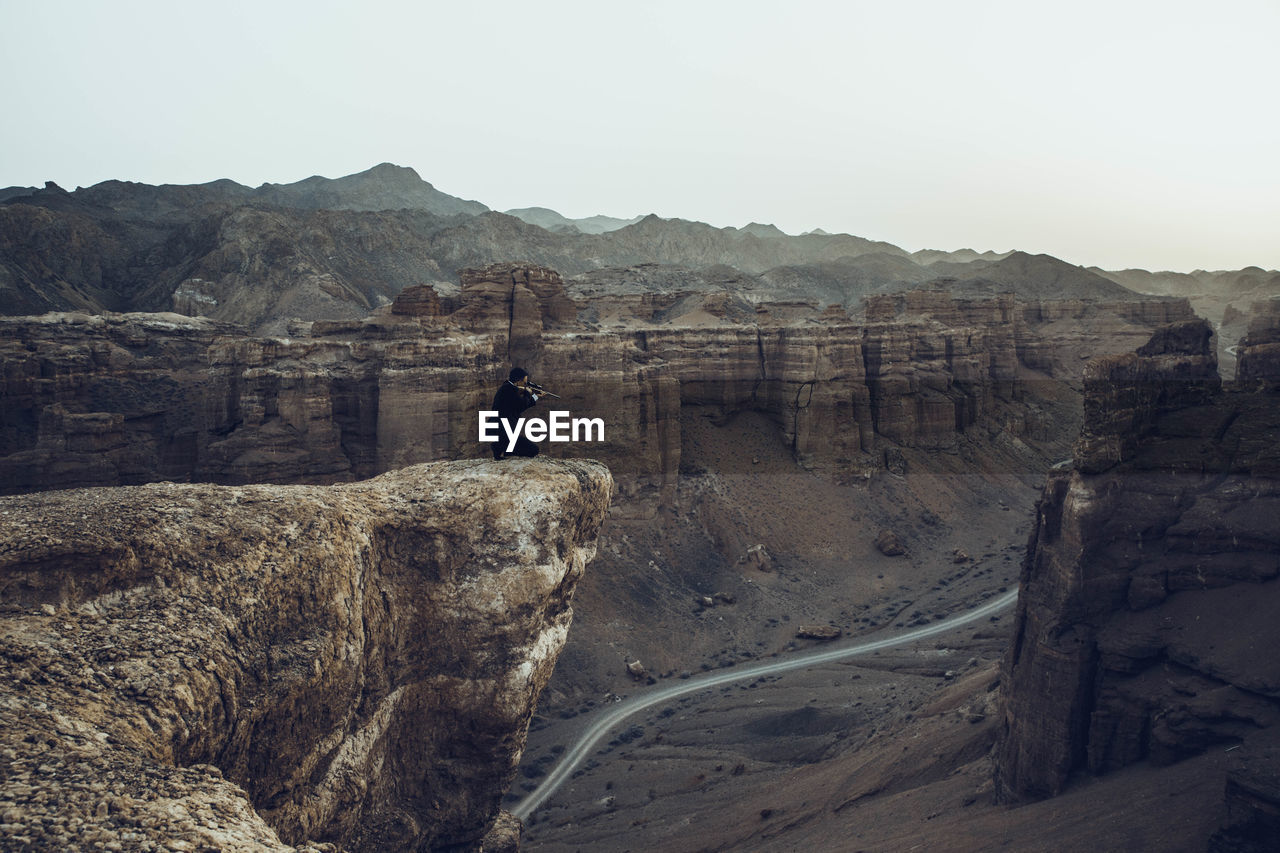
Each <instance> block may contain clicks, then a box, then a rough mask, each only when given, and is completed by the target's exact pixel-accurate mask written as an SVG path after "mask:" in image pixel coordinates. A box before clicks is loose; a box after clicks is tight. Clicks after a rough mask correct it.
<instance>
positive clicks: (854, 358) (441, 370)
mask: <svg viewBox="0 0 1280 853" xmlns="http://www.w3.org/2000/svg"><path fill="white" fill-rule="evenodd" d="M610 292H611V293H612V295H606V294H602V293H597V292H596V291H594V290H588V291H587V292H583V291H581V290H580V289H578V288H577V287H576V286H575V287H570V286H569V284H568V283H566V282H565V281H564V280H563V279H561V277H560V276H559V275H558V274H557V273H556V272H554V271H552V270H549V269H546V268H541V267H536V266H530V265H527V264H497V265H490V266H487V267H482V268H476V269H471V270H466V271H464V273H463V275H462V284H461V287H460V289H458V290H457V291H456V292H455V293H440V292H438V291H436V290H435V289H434V288H432V287H430V286H426V285H423V286H419V287H414V288H410V289H407V290H406V291H405V292H404V293H402V294H401V296H400V297H399V298H398V299H397V300H396V302H395V303H393V304H392V305H391V306H389V307H388V310H386V311H385V312H380V313H376V314H375V315H374V316H372V317H370V318H367V319H364V320H346V321H342V320H337V321H324V322H319V321H317V322H315V323H304V324H298V325H297V326H296V327H295V328H294V329H293V330H292V331H293V332H294V334H292V335H291V336H290V337H288V338H257V337H249V336H246V335H244V334H242V333H239V332H238V330H237V329H236V327H233V326H230V325H228V324H220V323H215V322H213V321H211V320H207V319H200V318H182V317H179V316H177V315H142V314H126V315H112V314H108V315H96V316H90V315H82V314H51V315H45V316H43V317H40V318H11V319H0V325H2V326H3V328H4V331H5V334H4V335H3V336H0V360H2V361H3V363H4V375H3V377H2V379H0V399H2V400H3V406H0V427H3V429H2V430H0V489H2V490H3V491H8V492H15V491H29V490H33V489H41V488H51V487H53V488H58V487H72V486H89V485H116V484H128V483H140V482H147V481H151V480H156V479H172V480H199V481H207V482H215V483H225V484H236V483H246V482H313V483H325V482H336V481H343V480H350V479H356V478H361V477H368V476H373V475H375V474H377V473H381V472H384V471H388V470H392V469H394V468H398V467H403V466H405V465H409V464H414V463H417V462H426V461H433V460H438V459H456V458H460V457H468V456H480V455H483V454H484V451H485V448H483V447H482V446H481V445H480V444H479V443H478V442H477V440H476V432H477V424H476V415H475V413H476V411H477V410H478V409H480V408H482V407H484V406H486V405H487V404H488V403H489V401H490V400H491V398H492V394H493V388H494V387H496V385H497V384H498V382H500V381H501V378H502V377H503V376H505V374H506V372H507V370H508V369H509V368H510V365H511V364H512V363H520V364H522V365H523V366H524V367H526V368H527V369H529V370H530V371H532V372H533V373H534V374H535V375H536V376H538V377H539V378H540V379H541V380H542V381H544V382H546V383H548V384H549V386H550V387H551V388H552V390H555V391H556V392H557V393H559V394H561V395H562V397H563V399H562V400H560V401H557V402H556V408H563V409H565V410H568V411H571V412H573V413H574V415H575V416H580V417H592V418H593V417H600V418H603V419H604V420H605V422H606V424H607V429H606V435H605V438H606V440H605V442H603V443H602V444H597V445H594V446H592V448H591V453H592V455H593V456H595V457H597V458H600V459H602V460H603V461H605V462H606V463H607V464H609V465H610V466H611V468H613V470H614V472H615V474H616V475H617V476H618V479H619V481H620V482H621V483H624V484H625V488H626V489H627V490H628V492H630V493H633V494H646V495H650V496H652V497H657V496H660V495H662V494H663V493H664V492H666V491H668V490H670V489H671V488H672V487H673V485H674V483H675V482H676V480H677V478H678V476H679V466H680V453H681V434H682V430H681V426H680V413H681V412H682V411H692V410H698V411H702V412H705V413H707V414H711V415H714V416H716V417H719V418H727V417H731V416H733V415H735V414H736V413H739V412H743V411H756V412H761V413H764V414H766V415H767V416H768V417H769V419H770V420H771V421H772V422H773V423H774V424H775V425H776V428H777V430H778V433H779V435H780V437H781V440H782V441H783V442H784V443H785V444H786V446H788V447H789V448H791V451H792V453H793V456H794V457H795V458H796V459H797V460H798V461H800V462H801V463H803V464H805V465H832V466H835V467H837V468H839V469H842V470H846V471H849V470H854V471H856V470H865V469H868V468H879V467H882V466H883V464H884V454H885V453H886V452H888V451H889V450H891V449H892V448H894V447H901V446H909V447H923V448H933V449H939V450H954V449H955V448H956V447H957V446H958V444H959V442H960V441H961V440H962V439H963V438H964V437H965V436H966V435H976V436H981V435H992V434H996V433H999V432H1002V431H1003V432H1007V433H1008V434H1010V435H1011V436H1014V437H1019V438H1037V439H1045V438H1051V437H1053V436H1056V435H1057V434H1058V433H1063V434H1064V435H1065V429H1066V428H1068V427H1069V426H1070V424H1069V423H1063V422H1062V421H1061V419H1060V418H1057V417H1055V416H1054V415H1053V414H1052V413H1051V411H1050V410H1049V409H1048V408H1046V406H1047V404H1046V405H1041V397H1043V396H1045V391H1044V389H1043V388H1042V387H1040V386H1042V385H1047V384H1055V383H1056V384H1066V385H1075V384H1078V376H1077V374H1078V371H1079V367H1078V365H1079V363H1080V362H1079V360H1078V356H1076V353H1079V352H1086V351H1090V350H1092V349H1093V348H1095V347H1098V346H1105V347H1107V348H1108V349H1113V348H1114V349H1124V348H1131V346H1132V345H1133V344H1129V345H1128V347H1126V346H1125V343H1124V342H1125V341H1126V340H1128V341H1135V338H1134V336H1135V335H1139V336H1141V339H1145V338H1146V337H1147V335H1148V334H1149V327H1150V325H1151V324H1152V323H1153V322H1161V321H1164V322H1167V321H1168V320H1170V319H1179V318H1182V317H1186V316H1189V312H1188V309H1187V306H1186V303H1185V302H1181V303H1180V302H1176V301H1175V302H1170V301H1157V302H1153V303H1150V304H1147V303H1115V304H1107V303H1093V302H1087V301H1081V300H1072V301H1067V302H1044V301H1036V302H1030V303H1027V302H1021V301H1018V300H1016V299H1015V298H1014V297H1012V296H1009V295H1003V296H997V297H956V296H953V295H950V294H948V293H947V292H945V291H939V290H918V291H911V292H908V293H906V294H900V295H897V296H882V297H876V298H873V299H871V300H868V302H867V304H866V309H865V315H866V316H865V320H855V319H854V318H852V317H850V315H849V314H848V313H846V312H845V311H843V310H840V309H835V310H831V309H820V308H818V307H816V306H813V305H807V304H790V303H788V304H778V303H768V302H764V303H759V304H755V305H752V304H749V303H747V302H745V301H744V300H743V299H742V297H741V294H740V293H737V292H736V291H734V290H733V289H732V279H730V280H728V281H727V282H725V281H720V282H717V281H715V280H710V279H708V280H707V281H706V282H705V287H702V288H701V289H698V290H694V291H682V290H675V289H665V290H654V289H652V288H650V287H648V286H647V285H646V286H644V287H635V288H631V289H628V288H627V287H622V288H619V289H616V290H611V291H610ZM1073 359H1074V363H1072V360H1073ZM1049 396H1052V395H1049ZM554 450H555V448H550V449H548V452H554ZM575 452H576V451H575Z"/></svg>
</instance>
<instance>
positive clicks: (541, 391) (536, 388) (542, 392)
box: [524, 381, 560, 400]
mask: <svg viewBox="0 0 1280 853" xmlns="http://www.w3.org/2000/svg"><path fill="white" fill-rule="evenodd" d="M524 386H525V387H526V388H528V389H529V390H530V391H532V392H533V393H535V394H537V395H538V396H539V397H555V398H556V399H557V400H559V399H560V395H559V394H552V393H551V392H550V391H548V390H547V389H546V388H543V387H542V386H541V385H539V384H538V383H537V382H528V381H526V382H525V383H524Z"/></svg>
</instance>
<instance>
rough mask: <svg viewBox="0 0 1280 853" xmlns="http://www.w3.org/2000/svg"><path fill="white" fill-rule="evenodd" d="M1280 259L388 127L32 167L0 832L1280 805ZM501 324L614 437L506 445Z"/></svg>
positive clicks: (478, 845) (1124, 814)
mask: <svg viewBox="0 0 1280 853" xmlns="http://www.w3.org/2000/svg"><path fill="white" fill-rule="evenodd" d="M1277 294H1280V274H1277V273H1275V272H1269V271H1264V270H1260V269H1256V268H1249V269H1247V270H1241V271H1217V272H1205V271H1197V272H1196V273H1193V274H1186V275H1183V274H1174V273H1151V272H1147V271H1143V270H1127V271H1119V272H1115V271H1104V270H1096V269H1083V268H1080V267H1075V266H1072V265H1069V264H1065V263H1063V262H1062V261H1059V260H1057V259H1054V258H1050V257H1047V256H1043V255H1029V254H1026V253H1022V252H1009V253H1003V254H997V253H991V252H984V253H978V252H973V251H969V250H960V251H955V252H941V251H921V252H907V251H905V250H903V249H901V248H899V247H897V246H893V245H891V244H888V243H883V242H873V241H869V240H864V239H862V238H858V237H854V236H851V235H830V234H823V233H814V234H808V235H801V236H798V237H793V236H789V235H785V234H783V233H782V232H781V231H779V230H778V229H776V228H773V227H772V226H768V225H761V224H758V223H753V224H751V225H748V226H745V227H742V228H713V227H712V226H709V225H705V224H702V223H695V222H685V221H682V220H665V219H661V218H659V217H656V216H647V217H636V218H632V219H623V218H613V217H604V216H600V217H592V218H591V219H589V220H570V219H567V218H565V217H562V216H560V215H559V214H557V213H555V212H554V211H549V210H545V209H542V208H530V209H527V210H521V211H512V212H511V214H510V215H508V214H501V213H497V212H494V211H490V210H488V209H487V208H485V207H484V205H482V204H479V203H477V202H471V201H465V200H462V199H456V198H453V197H451V196H448V195H446V194H444V193H440V192H439V191H437V190H436V189H435V188H434V187H432V186H431V185H430V184H428V183H426V182H424V181H422V180H421V179H420V178H419V177H418V176H417V175H416V173H413V172H412V170H408V169H401V168H399V167H395V166H391V165H389V164H383V165H382V166H379V167H376V168H374V169H372V170H370V171H368V172H365V173H361V174H359V175H353V176H349V177H347V178H341V179H338V180H335V181H329V180H327V179H323V178H312V179H308V180H307V181H303V182H300V183H298V184H292V185H273V184H267V185H264V186H263V187H259V188H257V189H250V188H248V187H242V186H240V185H238V184H234V183H232V182H230V181H222V182H215V183H213V184H206V185H201V186H197V187H147V186H144V185H138V184H128V183H124V182H107V183H105V184H100V185H97V186H95V187H89V188H82V189H77V190H75V191H73V192H67V191H64V190H62V189H61V188H58V187H57V186H56V185H49V186H46V187H45V188H43V189H30V190H15V191H13V192H12V193H8V192H7V193H6V197H5V198H4V199H2V200H0V311H2V312H3V316H0V364H2V365H3V371H2V373H0V398H2V400H0V402H2V403H3V405H0V493H2V494H4V495H7V497H3V498H0V530H3V531H4V532H3V536H2V537H0V608H2V609H3V613H2V614H0V615H2V616H3V626H2V627H0V643H2V644H3V645H2V646H0V649H2V651H3V655H2V656H0V662H2V663H3V665H4V666H5V667H6V674H5V681H4V684H5V687H4V693H3V697H2V701H0V758H2V759H3V761H2V762H0V831H3V832H4V835H5V837H6V838H16V839H23V840H25V841H24V842H23V843H26V844H28V846H29V847H30V848H31V849H59V848H60V847H77V846H79V847H81V848H84V849H94V848H95V847H101V848H102V849H117V847H118V848H119V849H157V850H158V849H172V850H199V849H244V850H256V849H290V848H293V849H313V850H339V849H341V850H351V851H357V850H378V849H406V850H409V849H418V850H459V851H461V850H471V851H474V850H481V849H483V850H486V851H490V853H494V851H511V850H515V849H517V847H518V848H519V849H523V850H526V851H570V850H592V851H627V850H633V851H652V850H662V851H681V850H688V851H701V850H724V851H731V850H732V851H770V850H776V851H784V850H798V849H810V850H817V851H827V850H831V851H837V850H838V851H852V850H884V851H891V850H892V851H897V850H910V849H930V850H991V849H1008V850H1019V851H1023V850H1045V851H1049V850H1063V849H1090V848H1097V849H1126V850H1151V851H1157V850H1158V851H1180V850H1188V851H1191V850H1195V851H1203V850H1212V851H1215V853H1224V851H1253V850H1267V849H1274V846H1273V842H1274V839H1275V838H1276V837H1280V823H1278V821H1277V818H1276V815H1277V814H1278V813H1280V782H1278V781H1277V778H1278V777H1277V774H1278V773H1280V769H1278V768H1280V752H1277V749H1280V742H1277V740H1276V738H1277V734H1276V732H1277V731H1280V729H1277V727H1276V726H1275V723H1276V722H1277V721H1280V681H1278V680H1277V678H1278V676H1277V673H1276V672H1275V666H1274V661H1273V659H1272V657H1271V656H1270V655H1269V654H1268V649H1269V648H1270V647H1272V646H1273V645H1274V643H1275V637H1274V636H1273V635H1274V631H1275V628H1274V627H1273V624H1272V623H1273V621H1274V620H1273V619H1271V618H1270V617H1271V614H1272V613H1274V610H1275V604H1276V602H1274V601H1273V600H1272V599H1273V598H1274V597H1275V594H1276V593H1275V590H1276V586H1275V585H1276V583H1277V582H1278V581H1277V580H1276V578H1277V574H1280V523H1278V522H1277V521H1276V519H1277V517H1280V516H1278V515H1277V512H1276V510H1277V509H1278V508H1280V507H1278V506H1277V505H1276V502H1277V500H1280V492H1278V491H1277V485H1276V478H1277V470H1278V468H1277V457H1276V451H1275V449H1274V448H1275V447H1276V446H1277V442H1276V439H1277V437H1278V436H1280V424H1278V423H1277V422H1276V418H1277V415H1276V414H1275V413H1276V412H1277V411H1280V409H1278V408H1277V406H1276V402H1277V397H1276V394H1277V391H1278V389H1280V308H1278V302H1277V300H1276V299H1275V298H1273V297H1275V296H1276V295H1277ZM1197 314H1200V315H1202V316H1197ZM1205 318H1207V319H1205ZM1228 336H1229V337H1228ZM513 365H519V366H522V367H524V368H526V369H527V370H529V372H530V373H531V374H532V375H533V377H534V378H535V379H536V380H538V381H540V382H542V383H543V384H545V385H546V386H547V388H548V389H549V390H551V391H553V392H555V393H556V394H558V395H560V397H559V399H554V400H544V401H543V402H541V403H539V405H538V406H537V408H536V409H535V410H534V411H535V412H539V413H542V414H544V415H545V414H546V412H547V411H548V410H550V409H553V408H554V409H561V410H565V411H568V412H570V413H572V415H573V416H574V417H585V418H599V419H600V420H601V421H602V422H603V423H604V427H605V430H604V433H605V434H604V437H603V440H600V441H591V442H585V441H580V442H576V443H574V442H570V443H564V444H553V443H544V444H542V445H541V450H542V453H541V455H540V456H539V457H538V458H537V459H535V460H505V461H501V462H497V461H493V459H492V456H491V454H490V448H489V447H488V446H487V445H484V444H482V443H480V442H479V441H478V440H477V426H478V424H477V411H478V410H479V409H481V408H487V407H488V405H489V401H490V400H491V399H492V396H493V393H494V390H495V389H496V388H497V387H498V385H499V384H500V383H501V382H502V381H503V380H504V379H505V377H506V375H507V371H508V370H509V369H510V367H511V366H513ZM547 402H551V403H553V404H554V405H552V406H548V405H546V404H547ZM588 457H589V458H590V459H591V460H594V461H585V460H586V458H588ZM588 561H590V565H589V566H588V565H587V563H588ZM1011 590H1020V596H1019V601H1018V604H1017V606H1016V608H1012V607H1011V608H1010V609H1008V610H1005V611H1002V612H1000V613H998V614H995V615H993V616H991V617H990V618H989V619H983V620H982V621H981V622H980V623H971V624H969V625H968V626H967V627H964V628H960V629H956V630H953V631H950V632H948V633H943V634H938V635H935V636H933V637H931V638H930V639H929V640H926V641H920V642H916V643H913V644H908V645H904V646H901V647H897V648H892V649H882V650H880V651H878V652H875V653H872V654H868V655H864V656H861V657H858V658H853V659H849V660H847V661H844V662H841V663H828V664H822V665H818V666H813V667H809V668H805V669H798V670H792V671H790V672H787V673H784V674H777V675H769V676H763V677H758V678H748V679H742V680H740V681H736V682H732V683H727V684H722V685H720V686H717V687H715V688H710V689H706V690H701V691H694V692H691V693H689V694H687V695H685V696H682V697H681V698H679V699H675V700H673V701H671V702H669V703H665V704H658V705H655V706H653V707H652V708H649V709H648V710H646V711H645V712H642V713H640V714H638V715H636V716H635V717H632V718H630V719H628V720H627V721H626V722H625V723H623V724H621V725H620V726H619V727H618V728H617V729H616V730H614V731H611V732H610V733H609V735H608V737H607V739H606V740H605V741H604V742H602V743H601V744H600V745H599V748H598V749H596V750H595V751H593V753H592V754H591V755H590V756H589V757H588V760H586V761H585V762H584V763H583V764H582V765H581V767H579V768H578V770H577V772H576V773H575V774H574V775H573V777H572V778H571V779H569V780H568V781H567V782H566V783H565V784H564V785H563V786H562V787H560V788H559V789H558V790H557V791H556V792H555V793H554V794H553V795H551V796H550V797H549V798H548V799H547V800H546V801H545V802H543V803H541V804H540V805H539V807H538V808H536V809H534V810H533V812H532V814H531V815H529V817H528V819H527V820H526V821H525V825H524V827H523V829H522V828H521V827H520V824H519V822H518V821H516V820H515V819H514V818H513V817H512V815H511V814H509V813H508V812H509V811H510V810H516V811H520V809H519V805H520V804H521V803H522V801H523V800H524V798H525V797H526V796H527V795H528V794H529V793H530V792H531V791H533V790H535V789H536V788H537V786H538V784H539V782H540V780H542V779H544V778H545V777H546V776H547V774H548V773H549V772H550V771H551V769H552V768H553V767H554V766H555V765H556V763H557V762H558V760H559V758H560V757H561V756H562V755H564V754H565V753H566V751H567V750H568V749H569V748H570V747H571V746H572V744H573V743H574V742H575V741H576V739H577V737H578V736H579V735H580V733H581V732H582V731H584V730H585V729H586V728H587V727H588V726H589V725H590V724H591V723H592V722H593V721H594V720H596V719H599V718H600V717H601V716H602V715H603V714H604V713H605V712H606V711H607V709H609V708H610V707H612V706H614V705H616V704H617V703H618V702H619V701H620V700H622V699H624V698H629V697H638V696H643V695H645V693H646V691H650V690H655V689H659V688H660V687H661V686H665V685H674V684H683V683H688V684H697V679H699V678H702V677H705V676H707V675H711V674H727V673H732V672H734V671H735V670H737V669H742V668H745V667H747V666H751V665H755V664H758V663H763V662H768V661H775V660H776V661H785V660H788V659H791V658H794V657H795V656H797V655H801V654H804V653H805V652H806V651H809V650H813V649H818V648H838V647H840V646H841V645H842V644H843V645H849V644H856V643H859V642H863V641H866V640H870V639H877V638H880V637H883V636H886V635H892V634H894V633H898V632H904V631H909V630H912V629H915V628H919V627H923V626H928V625H933V624H937V623H940V622H942V621H943V620H945V619H948V618H949V617H952V616H959V615H962V614H964V613H966V612H969V611H970V610H972V609H973V608H975V607H977V606H978V605H980V604H982V603H984V602H989V601H991V600H992V599H993V598H994V597H995V596H999V595H1002V594H1004V593H1006V592H1008V591H1011ZM571 616H572V627H571V628H570V618H571ZM504 809H505V811H504ZM111 845H115V846H114V847H113V846H111ZM1268 845H1272V846H1268Z"/></svg>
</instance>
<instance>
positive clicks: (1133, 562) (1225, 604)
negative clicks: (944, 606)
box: [996, 321, 1280, 808]
mask: <svg viewBox="0 0 1280 853" xmlns="http://www.w3.org/2000/svg"><path fill="white" fill-rule="evenodd" d="M1211 336H1212V330H1211V329H1210V328H1209V327H1208V325H1207V324H1206V323H1204V322H1201V321H1196V322H1185V323H1179V324H1174V325H1172V326H1169V327H1166V328H1164V329H1161V330H1160V331H1158V332H1157V333H1156V334H1155V335H1153V336H1152V338H1151V340H1150V341H1149V342H1148V343H1147V344H1146V345H1145V346H1143V347H1142V348H1140V349H1139V350H1138V352H1137V353H1135V354H1132V355H1127V356H1116V357H1109V358H1105V359H1100V360H1098V361H1096V362H1094V363H1092V364H1091V365H1090V366H1089V368H1088V370H1087V371H1086V379H1085V425H1084V428H1083V430H1082V432H1081V437H1080V441H1079V443H1078V445H1077V452H1076V458H1075V460H1074V464H1071V465H1064V466H1062V467H1061V468H1059V469H1058V470H1055V471H1054V472H1053V473H1052V475H1051V476H1050V478H1049V481H1048V483H1047V485H1046V487H1045V490H1044V495H1043V497H1042V498H1041V500H1040V502H1039V504H1038V509H1037V524H1036V529H1035V531H1034V533H1033V536H1032V540H1031V543H1030V546H1029V548H1028V553H1027V559H1026V562H1025V564H1024V566H1023V572H1022V592H1021V597H1020V600H1019V605H1018V613H1017V623H1016V626H1015V633H1014V641H1013V645H1012V647H1011V649H1010V651H1009V653H1008V656H1007V658H1006V661H1005V674H1004V678H1003V684H1004V686H1003V689H1004V713H1003V724H1002V732H1001V736H1000V740H999V744H998V746H997V750H996V760H997V768H996V781H997V786H998V790H999V791H1000V793H1001V794H1002V795H1003V796H1004V797H1005V798H1006V799H1012V800H1018V799H1023V798H1036V797H1044V796H1049V795H1053V794H1057V793H1059V792H1061V791H1062V790H1063V789H1064V787H1065V786H1066V785H1067V783H1068V780H1069V778H1070V776H1071V774H1072V773H1074V772H1077V771H1081V770H1083V771H1088V772H1091V773H1104V772H1107V771H1109V770H1113V769H1116V768H1119V767H1122V766H1125V765H1127V764H1131V763H1133V762H1136V761H1140V760H1144V759H1145V760H1148V761H1150V762H1152V763H1154V764H1157V765H1160V764H1167V763H1170V762H1174V761H1177V760H1179V759H1181V758H1184V757H1187V756H1191V755H1195V754H1198V753H1200V752H1202V751H1203V750H1205V749H1207V748H1209V747H1212V746H1219V747H1221V748H1224V749H1226V748H1232V747H1235V748H1236V749H1238V754H1239V756H1240V757H1241V758H1242V759H1243V758H1251V757H1255V756H1256V755H1257V754H1258V750H1260V749H1263V748H1264V747H1267V746H1268V745H1269V744H1271V743H1272V742H1273V741H1275V740H1276V739H1277V737H1280V734H1278V733H1277V726H1276V724H1277V723H1280V667H1277V665H1276V658H1275V656H1274V655H1273V654H1272V653H1271V648H1272V647H1273V646H1274V643H1275V641H1276V639H1277V638H1276V635H1275V632H1276V628H1275V621H1274V614H1275V612H1276V611H1277V608H1280V580H1277V579H1276V578H1277V575H1278V574H1280V524H1277V522H1276V519H1277V518H1280V451H1277V448H1276V444H1275V437H1276V436H1277V435H1280V406H1278V405H1277V400H1276V397H1275V395H1274V392H1273V391H1272V390H1271V389H1272V388H1274V384H1272V383H1271V382H1251V383H1250V384H1249V385H1247V386H1241V387H1234V386H1229V387H1227V388H1226V389H1224V388H1223V387H1222V385H1221V383H1220V382H1219V379H1218V375H1217V371H1216V358H1215V355H1214V346H1213V342H1212V340H1211ZM1259 363H1261V362H1259ZM1260 389H1261V390H1260ZM1256 769H1257V767H1256V765H1255V766H1254V770H1256ZM1237 799H1238V798H1237ZM1275 805H1276V804H1275V803H1272V804H1271V805H1270V806H1267V808H1274V806H1275Z"/></svg>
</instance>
